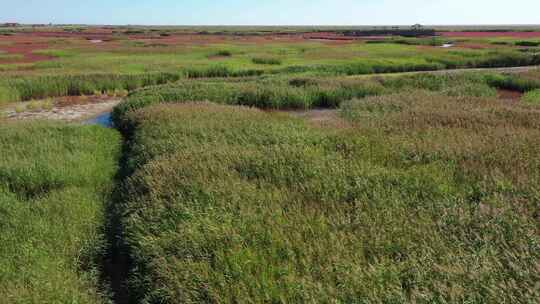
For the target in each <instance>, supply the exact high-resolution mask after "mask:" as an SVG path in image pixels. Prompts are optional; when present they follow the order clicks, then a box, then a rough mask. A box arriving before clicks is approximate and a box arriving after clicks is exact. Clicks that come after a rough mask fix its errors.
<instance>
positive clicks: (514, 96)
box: [497, 89, 523, 102]
mask: <svg viewBox="0 0 540 304" xmlns="http://www.w3.org/2000/svg"><path fill="white" fill-rule="evenodd" d="M497 96H498V97H499V98H500V99H503V100H506V101H511V102H519V101H520V100H521V97H522V96H523V93H521V92H518V91H511V90H503V89H499V90H497Z"/></svg>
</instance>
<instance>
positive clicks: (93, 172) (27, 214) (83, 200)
mask: <svg viewBox="0 0 540 304" xmlns="http://www.w3.org/2000/svg"><path fill="white" fill-rule="evenodd" d="M119 147H120V136H119V134H118V133H117V132H116V131H114V130H108V129H104V128H100V127H89V126H88V127H82V126H67V125H61V124H52V123H37V122H25V123H12V122H4V123H2V124H1V125H0V155H2V157H0V230H1V233H0V298H1V299H2V300H0V302H3V303H108V302H109V301H108V294H107V290H106V289H105V288H102V286H101V283H100V282H99V260H98V259H99V257H100V255H102V254H103V251H104V250H105V247H106V246H105V236H104V235H103V232H104V231H103V229H104V225H105V214H104V212H105V211H104V210H105V206H106V205H107V198H108V193H109V192H110V190H111V187H112V178H113V176H114V174H115V172H116V162H117V157H118V154H119V150H120V149H119Z"/></svg>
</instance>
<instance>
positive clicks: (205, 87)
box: [113, 74, 496, 128]
mask: <svg viewBox="0 0 540 304" xmlns="http://www.w3.org/2000/svg"><path fill="white" fill-rule="evenodd" d="M417 89H426V90H431V91H438V92H441V93H444V94H447V95H450V96H476V97H479V96H484V97H486V96H491V97H494V96H496V90H495V89H494V88H492V87H490V86H489V84H488V82H487V81H486V78H485V76H484V75H480V74H471V75H411V76H399V77H380V78H369V79H368V78H345V77H324V78H321V77H270V78H268V77H267V78H262V79H249V80H234V79H211V80H210V79H205V80H197V81H195V80H182V81H179V82H177V83H174V84H168V85H163V86H155V87H149V88H145V89H141V90H137V91H135V92H133V93H132V94H130V96H129V97H128V98H127V99H126V100H125V101H124V102H123V103H122V104H120V105H119V106H118V107H116V108H115V110H114V113H113V116H114V117H115V119H116V120H117V126H119V127H120V128H122V126H123V123H122V122H121V117H123V116H124V114H125V113H126V112H128V111H132V110H135V109H139V108H142V107H145V106H148V105H151V104H156V103H163V102H166V103H182V102H189V101H211V102H215V103H222V104H229V105H245V106H253V107H258V108H264V109H308V108H317V107H323V108H335V107H338V106H339V105H340V103H342V102H343V101H346V100H350V99H353V98H362V97H366V96H372V95H381V94H389V93H393V92H396V91H407V90H417Z"/></svg>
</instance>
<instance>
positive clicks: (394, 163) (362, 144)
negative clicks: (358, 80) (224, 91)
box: [121, 82, 540, 303]
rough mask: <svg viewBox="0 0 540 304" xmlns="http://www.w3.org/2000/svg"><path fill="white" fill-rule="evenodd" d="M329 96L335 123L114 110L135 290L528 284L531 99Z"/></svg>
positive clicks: (432, 297)
mask: <svg viewBox="0 0 540 304" xmlns="http://www.w3.org/2000/svg"><path fill="white" fill-rule="evenodd" d="M297 84H300V82H299V83H297ZM341 112H342V114H343V115H344V117H345V119H346V121H347V122H348V123H349V125H348V126H347V124H343V126H344V128H343V129H339V130H331V131H327V130H324V129H320V128H312V127H309V126H308V125H306V124H305V123H304V122H303V121H301V120H299V119H294V118H291V117H289V116H286V115H284V114H276V113H268V112H263V111H260V110H256V109H250V108H245V107H234V106H222V105H215V104H208V103H197V104H193V103H187V104H183V105H156V106H150V107H147V108H144V109H140V110H138V111H129V112H125V113H124V114H123V115H125V117H123V119H124V120H126V121H130V123H129V124H128V125H129V126H130V129H129V130H127V132H128V133H129V134H130V141H129V149H128V154H127V155H126V156H127V160H128V161H127V163H126V166H127V168H126V169H127V170H126V172H129V173H130V174H129V178H128V179H127V180H126V181H125V184H124V186H123V191H121V192H122V194H123V196H122V201H123V205H122V207H121V208H122V209H123V210H124V212H123V214H124V216H123V221H122V223H123V228H124V235H123V239H124V241H125V242H126V245H127V246H128V248H129V249H130V256H131V258H132V260H133V269H132V272H131V277H130V280H129V282H130V291H131V292H132V296H133V299H132V300H133V301H141V302H145V303H215V302H221V303H233V302H253V303H260V302H271V303H293V302H295V303H305V302H319V303H415V302H421V303H465V302H470V303H493V302H516V303H533V302H534V301H535V299H537V298H538V297H539V296H540V293H539V290H538V288H537V282H538V280H540V275H539V272H538V271H537V268H538V267H537V266H538V261H540V250H539V249H540V248H539V247H538V244H539V243H540V239H539V237H538V236H539V235H540V233H539V232H540V231H539V227H538V224H537V219H536V217H537V213H538V201H539V199H540V198H539V197H538V193H539V188H538V185H539V184H540V183H539V181H540V175H539V172H540V170H538V169H539V168H540V158H539V157H538V155H540V151H539V147H540V142H539V140H540V133H539V132H540V131H539V130H540V129H539V128H538V127H539V126H540V125H539V122H540V119H538V118H540V112H539V111H536V110H531V109H530V107H522V106H514V107H511V106H507V105H504V104H502V103H500V102H499V101H497V100H495V99H491V98H485V97H483V98H471V97H463V96H458V97H448V96H443V95H438V94H435V93H433V92H431V93H429V92H428V93H426V92H405V93H402V94H399V95H387V96H379V97H369V98H367V99H360V100H355V101H350V102H346V103H344V104H343V105H342V109H341ZM494 286H497V287H496V288H494Z"/></svg>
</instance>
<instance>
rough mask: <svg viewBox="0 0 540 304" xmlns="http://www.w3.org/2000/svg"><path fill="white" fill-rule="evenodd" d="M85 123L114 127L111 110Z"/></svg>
mask: <svg viewBox="0 0 540 304" xmlns="http://www.w3.org/2000/svg"><path fill="white" fill-rule="evenodd" d="M84 123H85V124H88V125H100V126H103V127H106V128H112V127H113V122H112V118H111V112H107V113H103V114H100V115H99V116H96V117H94V118H92V119H89V120H87V121H85V122H84Z"/></svg>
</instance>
